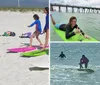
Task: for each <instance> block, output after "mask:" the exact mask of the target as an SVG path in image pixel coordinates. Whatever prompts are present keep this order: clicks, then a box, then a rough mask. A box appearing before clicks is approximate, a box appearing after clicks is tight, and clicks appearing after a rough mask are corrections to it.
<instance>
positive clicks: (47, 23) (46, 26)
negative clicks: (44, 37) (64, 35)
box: [44, 14, 49, 31]
mask: <svg viewBox="0 0 100 85" xmlns="http://www.w3.org/2000/svg"><path fill="white" fill-rule="evenodd" d="M47 29H49V14H47V15H46V24H45V27H44V30H45V31H46V30H47Z"/></svg>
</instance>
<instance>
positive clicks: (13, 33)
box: [0, 31, 16, 37]
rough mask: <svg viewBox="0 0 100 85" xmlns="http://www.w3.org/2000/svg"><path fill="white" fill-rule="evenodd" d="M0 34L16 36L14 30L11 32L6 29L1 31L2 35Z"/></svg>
mask: <svg viewBox="0 0 100 85" xmlns="http://www.w3.org/2000/svg"><path fill="white" fill-rule="evenodd" d="M0 36H13V37H14V36H16V33H15V32H11V31H6V32H4V33H3V35H0Z"/></svg>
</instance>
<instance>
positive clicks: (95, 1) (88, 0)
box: [51, 0, 100, 7]
mask: <svg viewBox="0 0 100 85" xmlns="http://www.w3.org/2000/svg"><path fill="white" fill-rule="evenodd" d="M51 3H62V4H70V5H79V6H93V7H100V0H51Z"/></svg>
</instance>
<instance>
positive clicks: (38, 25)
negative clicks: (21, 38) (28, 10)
mask: <svg viewBox="0 0 100 85" xmlns="http://www.w3.org/2000/svg"><path fill="white" fill-rule="evenodd" d="M34 25H37V28H36V30H38V31H39V32H40V33H41V32H42V28H41V22H40V20H35V22H33V23H32V24H31V25H30V26H29V27H32V26H34Z"/></svg>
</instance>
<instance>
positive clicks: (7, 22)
mask: <svg viewBox="0 0 100 85" xmlns="http://www.w3.org/2000/svg"><path fill="white" fill-rule="evenodd" d="M35 13H36V12H33V13H32V12H25V13H21V12H10V11H7V12H3V11H1V12H0V34H3V32H5V31H8V30H10V31H14V32H16V34H17V35H16V37H0V85H49V70H44V71H30V70H29V68H30V67H34V66H38V67H47V68H49V56H48V55H43V56H39V57H31V58H23V57H20V53H6V52H7V49H8V48H15V47H22V46H25V45H24V44H29V39H20V38H19V36H20V35H21V34H22V33H25V32H34V29H35V27H32V28H28V27H27V26H28V25H30V24H31V23H32V22H33V17H32V16H33V14H35ZM38 15H39V16H40V20H41V22H42V28H43V27H44V25H45V14H43V13H39V12H38ZM40 39H41V41H42V42H44V39H45V35H40ZM22 43H24V44H22ZM33 45H39V43H38V42H37V40H36V39H33Z"/></svg>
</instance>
